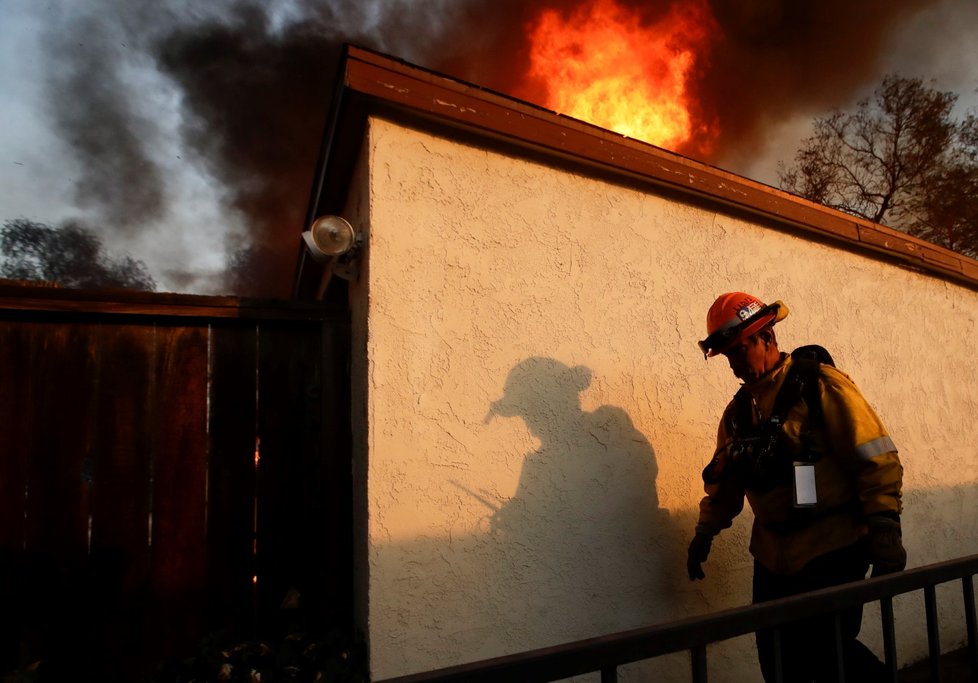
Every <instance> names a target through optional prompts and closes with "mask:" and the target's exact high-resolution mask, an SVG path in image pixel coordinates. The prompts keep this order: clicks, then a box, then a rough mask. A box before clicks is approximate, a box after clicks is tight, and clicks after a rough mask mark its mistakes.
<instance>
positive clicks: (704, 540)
mask: <svg viewBox="0 0 978 683" xmlns="http://www.w3.org/2000/svg"><path fill="white" fill-rule="evenodd" d="M712 544H713V535H712V534H708V533H705V532H702V531H697V532H696V535H695V536H693V540H692V541H690V542H689V552H688V555H687V558H686V571H687V572H689V580H690V581H696V579H705V578H706V574H704V573H703V567H702V564H703V563H704V562H706V558H707V557H708V556H709V554H710V546H711V545H712Z"/></svg>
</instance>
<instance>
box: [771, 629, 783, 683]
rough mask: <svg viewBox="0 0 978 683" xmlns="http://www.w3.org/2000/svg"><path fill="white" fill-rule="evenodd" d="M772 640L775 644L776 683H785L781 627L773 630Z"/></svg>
mask: <svg viewBox="0 0 978 683" xmlns="http://www.w3.org/2000/svg"><path fill="white" fill-rule="evenodd" d="M771 636H772V638H771V642H772V643H773V644H774V683H784V657H783V653H782V651H781V627H780V626H779V627H777V628H775V629H774V630H773V631H772V632H771Z"/></svg>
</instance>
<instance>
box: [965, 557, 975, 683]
mask: <svg viewBox="0 0 978 683" xmlns="http://www.w3.org/2000/svg"><path fill="white" fill-rule="evenodd" d="M973 580H974V577H971V576H965V577H964V578H962V579H961V587H962V589H963V591H964V618H965V623H966V624H967V626H968V661H969V664H971V680H972V681H978V625H976V623H975V585H974V583H973Z"/></svg>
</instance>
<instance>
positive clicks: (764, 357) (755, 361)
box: [723, 334, 771, 384]
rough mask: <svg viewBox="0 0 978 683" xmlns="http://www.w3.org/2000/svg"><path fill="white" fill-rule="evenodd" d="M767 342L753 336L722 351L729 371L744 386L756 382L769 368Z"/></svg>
mask: <svg viewBox="0 0 978 683" xmlns="http://www.w3.org/2000/svg"><path fill="white" fill-rule="evenodd" d="M768 348H769V347H768V341H767V339H766V338H764V337H762V335H760V334H754V335H751V336H750V337H748V338H747V339H744V340H742V341H740V342H738V343H737V344H734V345H733V346H732V347H730V348H729V349H727V350H726V351H724V353H723V355H724V356H726V358H727V362H728V363H730V369H731V370H733V374H734V375H735V376H736V377H737V379H739V380H741V381H742V382H744V383H746V384H750V383H751V382H756V381H757V380H758V379H760V377H761V376H762V375H764V374H765V373H767V371H768V370H770V369H771V368H770V367H769V365H770V354H769V351H768Z"/></svg>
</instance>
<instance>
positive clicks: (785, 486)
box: [699, 354, 903, 574]
mask: <svg viewBox="0 0 978 683" xmlns="http://www.w3.org/2000/svg"><path fill="white" fill-rule="evenodd" d="M791 362H792V360H791V357H790V356H788V355H787V354H782V360H781V362H780V363H779V365H778V366H777V367H776V368H775V369H774V370H772V371H771V372H770V373H768V374H767V375H766V376H764V377H762V378H761V379H760V380H758V381H757V382H756V383H755V384H753V385H750V386H748V387H747V389H748V391H749V392H750V394H751V396H752V398H753V400H754V408H755V411H754V412H755V420H766V419H768V418H769V417H770V414H771V411H772V409H773V407H774V400H775V397H776V396H777V394H778V391H779V390H780V388H781V385H782V383H783V382H784V379H785V376H786V375H787V371H788V368H790V367H791ZM818 384H819V386H818V390H819V391H818V393H819V396H820V399H821V411H822V418H821V419H820V420H810V419H809V411H808V406H807V405H806V404H805V403H804V401H798V403H797V404H796V405H795V406H794V407H792V408H791V409H790V410H789V411H788V414H787V415H786V416H785V420H784V425H783V427H782V429H783V430H784V434H785V437H786V438H785V439H783V440H782V444H783V446H782V448H783V451H779V457H785V458H789V459H792V460H795V459H799V460H804V459H806V458H805V457H804V452H805V449H806V448H808V449H811V450H814V452H815V454H816V463H815V485H816V492H817V497H818V503H817V505H816V507H814V508H796V507H794V497H793V496H794V494H793V487H792V482H791V481H785V482H783V483H780V484H778V485H777V486H775V487H774V488H772V489H770V490H767V491H764V492H763V493H761V492H757V491H753V490H750V489H745V488H744V484H743V482H742V481H739V479H738V477H737V476H735V474H734V472H733V470H734V468H733V466H732V463H731V462H730V460H731V448H732V446H733V445H734V435H732V434H729V433H728V429H729V428H728V425H729V424H730V415H731V411H733V410H735V406H734V403H733V402H731V403H730V405H728V406H727V408H726V411H725V412H724V417H723V419H722V420H721V421H720V427H719V430H718V434H717V450H716V453H715V454H714V458H713V460H712V462H711V463H710V465H709V466H708V467H707V470H706V471H704V483H705V490H706V496H705V497H704V498H703V500H702V501H701V502H700V516H699V524H700V525H701V526H702V527H704V528H705V529H708V530H711V531H713V532H718V531H720V530H721V529H726V528H727V527H729V526H730V525H731V523H732V521H733V518H734V517H736V516H737V515H738V514H739V513H740V511H741V510H742V509H743V506H744V498H745V496H746V498H747V501H748V502H749V503H750V506H751V509H752V510H753V512H754V525H753V529H752V532H751V543H750V551H751V553H752V554H753V555H754V557H755V558H756V559H757V560H758V561H759V562H760V563H761V564H763V565H764V566H765V567H767V568H768V569H769V570H771V571H772V572H774V573H777V574H793V573H795V572H797V571H799V570H801V569H802V567H804V566H805V565H806V564H807V563H808V562H810V561H811V560H812V559H814V558H816V557H818V556H820V555H824V554H825V553H827V552H830V551H832V550H837V549H839V548H843V547H845V546H847V545H851V544H852V543H855V542H856V541H858V540H859V539H860V538H862V537H863V536H864V535H865V534H866V532H867V527H866V521H865V519H866V516H867V515H871V514H874V513H880V512H891V513H899V512H900V511H901V509H902V505H901V493H902V491H901V489H902V482H903V467H902V465H901V464H900V459H899V456H898V455H897V449H896V447H895V446H894V444H893V442H892V440H891V439H890V437H889V434H888V433H887V431H886V428H885V427H884V426H883V423H882V422H881V421H880V419H879V417H878V416H877V415H876V412H875V411H874V410H873V409H872V408H871V407H870V405H869V404H868V403H867V402H866V399H865V398H863V396H862V394H861V393H860V392H859V389H858V388H857V387H856V385H855V384H854V383H853V381H852V380H851V379H850V378H849V377H848V375H846V374H845V373H843V372H841V371H840V370H838V369H836V368H834V367H832V366H830V365H824V364H823V365H821V366H820V368H819V377H818Z"/></svg>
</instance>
